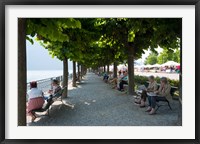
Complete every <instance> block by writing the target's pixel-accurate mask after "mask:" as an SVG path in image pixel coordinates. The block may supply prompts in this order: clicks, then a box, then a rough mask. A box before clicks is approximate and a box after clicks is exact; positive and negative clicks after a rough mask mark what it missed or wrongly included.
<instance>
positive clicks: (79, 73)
mask: <svg viewBox="0 0 200 144" xmlns="http://www.w3.org/2000/svg"><path fill="white" fill-rule="evenodd" d="M77 67H78V82H80V81H81V79H80V64H79V63H78V65H77Z"/></svg>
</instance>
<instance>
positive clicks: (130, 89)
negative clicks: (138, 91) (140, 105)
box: [128, 43, 134, 95]
mask: <svg viewBox="0 0 200 144" xmlns="http://www.w3.org/2000/svg"><path fill="white" fill-rule="evenodd" d="M128 52H129V54H128V80H129V82H128V93H129V95H133V94H134V66H133V64H134V47H133V46H132V44H130V43H129V44H128Z"/></svg>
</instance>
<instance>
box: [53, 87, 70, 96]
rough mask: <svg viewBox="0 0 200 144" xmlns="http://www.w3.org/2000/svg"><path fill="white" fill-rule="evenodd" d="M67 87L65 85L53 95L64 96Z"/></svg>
mask: <svg viewBox="0 0 200 144" xmlns="http://www.w3.org/2000/svg"><path fill="white" fill-rule="evenodd" d="M65 88H67V87H66V86H65V87H63V88H62V89H60V90H59V91H58V92H57V93H55V94H54V95H53V97H60V96H62V94H63V92H64V90H65Z"/></svg>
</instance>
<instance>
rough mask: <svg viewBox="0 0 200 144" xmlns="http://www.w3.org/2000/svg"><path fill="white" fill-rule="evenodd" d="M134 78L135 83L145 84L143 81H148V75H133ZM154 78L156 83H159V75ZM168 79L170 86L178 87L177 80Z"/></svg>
mask: <svg viewBox="0 0 200 144" xmlns="http://www.w3.org/2000/svg"><path fill="white" fill-rule="evenodd" d="M134 80H135V83H136V84H145V82H146V81H148V77H146V76H138V75H135V76H134ZM155 80H156V82H157V83H160V77H155ZM168 81H169V83H170V85H171V86H174V87H179V80H172V79H168Z"/></svg>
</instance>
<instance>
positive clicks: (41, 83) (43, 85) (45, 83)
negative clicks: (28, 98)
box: [27, 76, 63, 92]
mask: <svg viewBox="0 0 200 144" xmlns="http://www.w3.org/2000/svg"><path fill="white" fill-rule="evenodd" d="M53 79H57V80H58V81H59V82H62V81H63V76H57V77H51V78H46V79H41V80H37V87H38V88H39V89H41V90H42V91H43V92H44V91H47V90H49V89H52V86H51V83H52V81H53ZM29 89H30V82H28V83H27V91H28V90H29Z"/></svg>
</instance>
